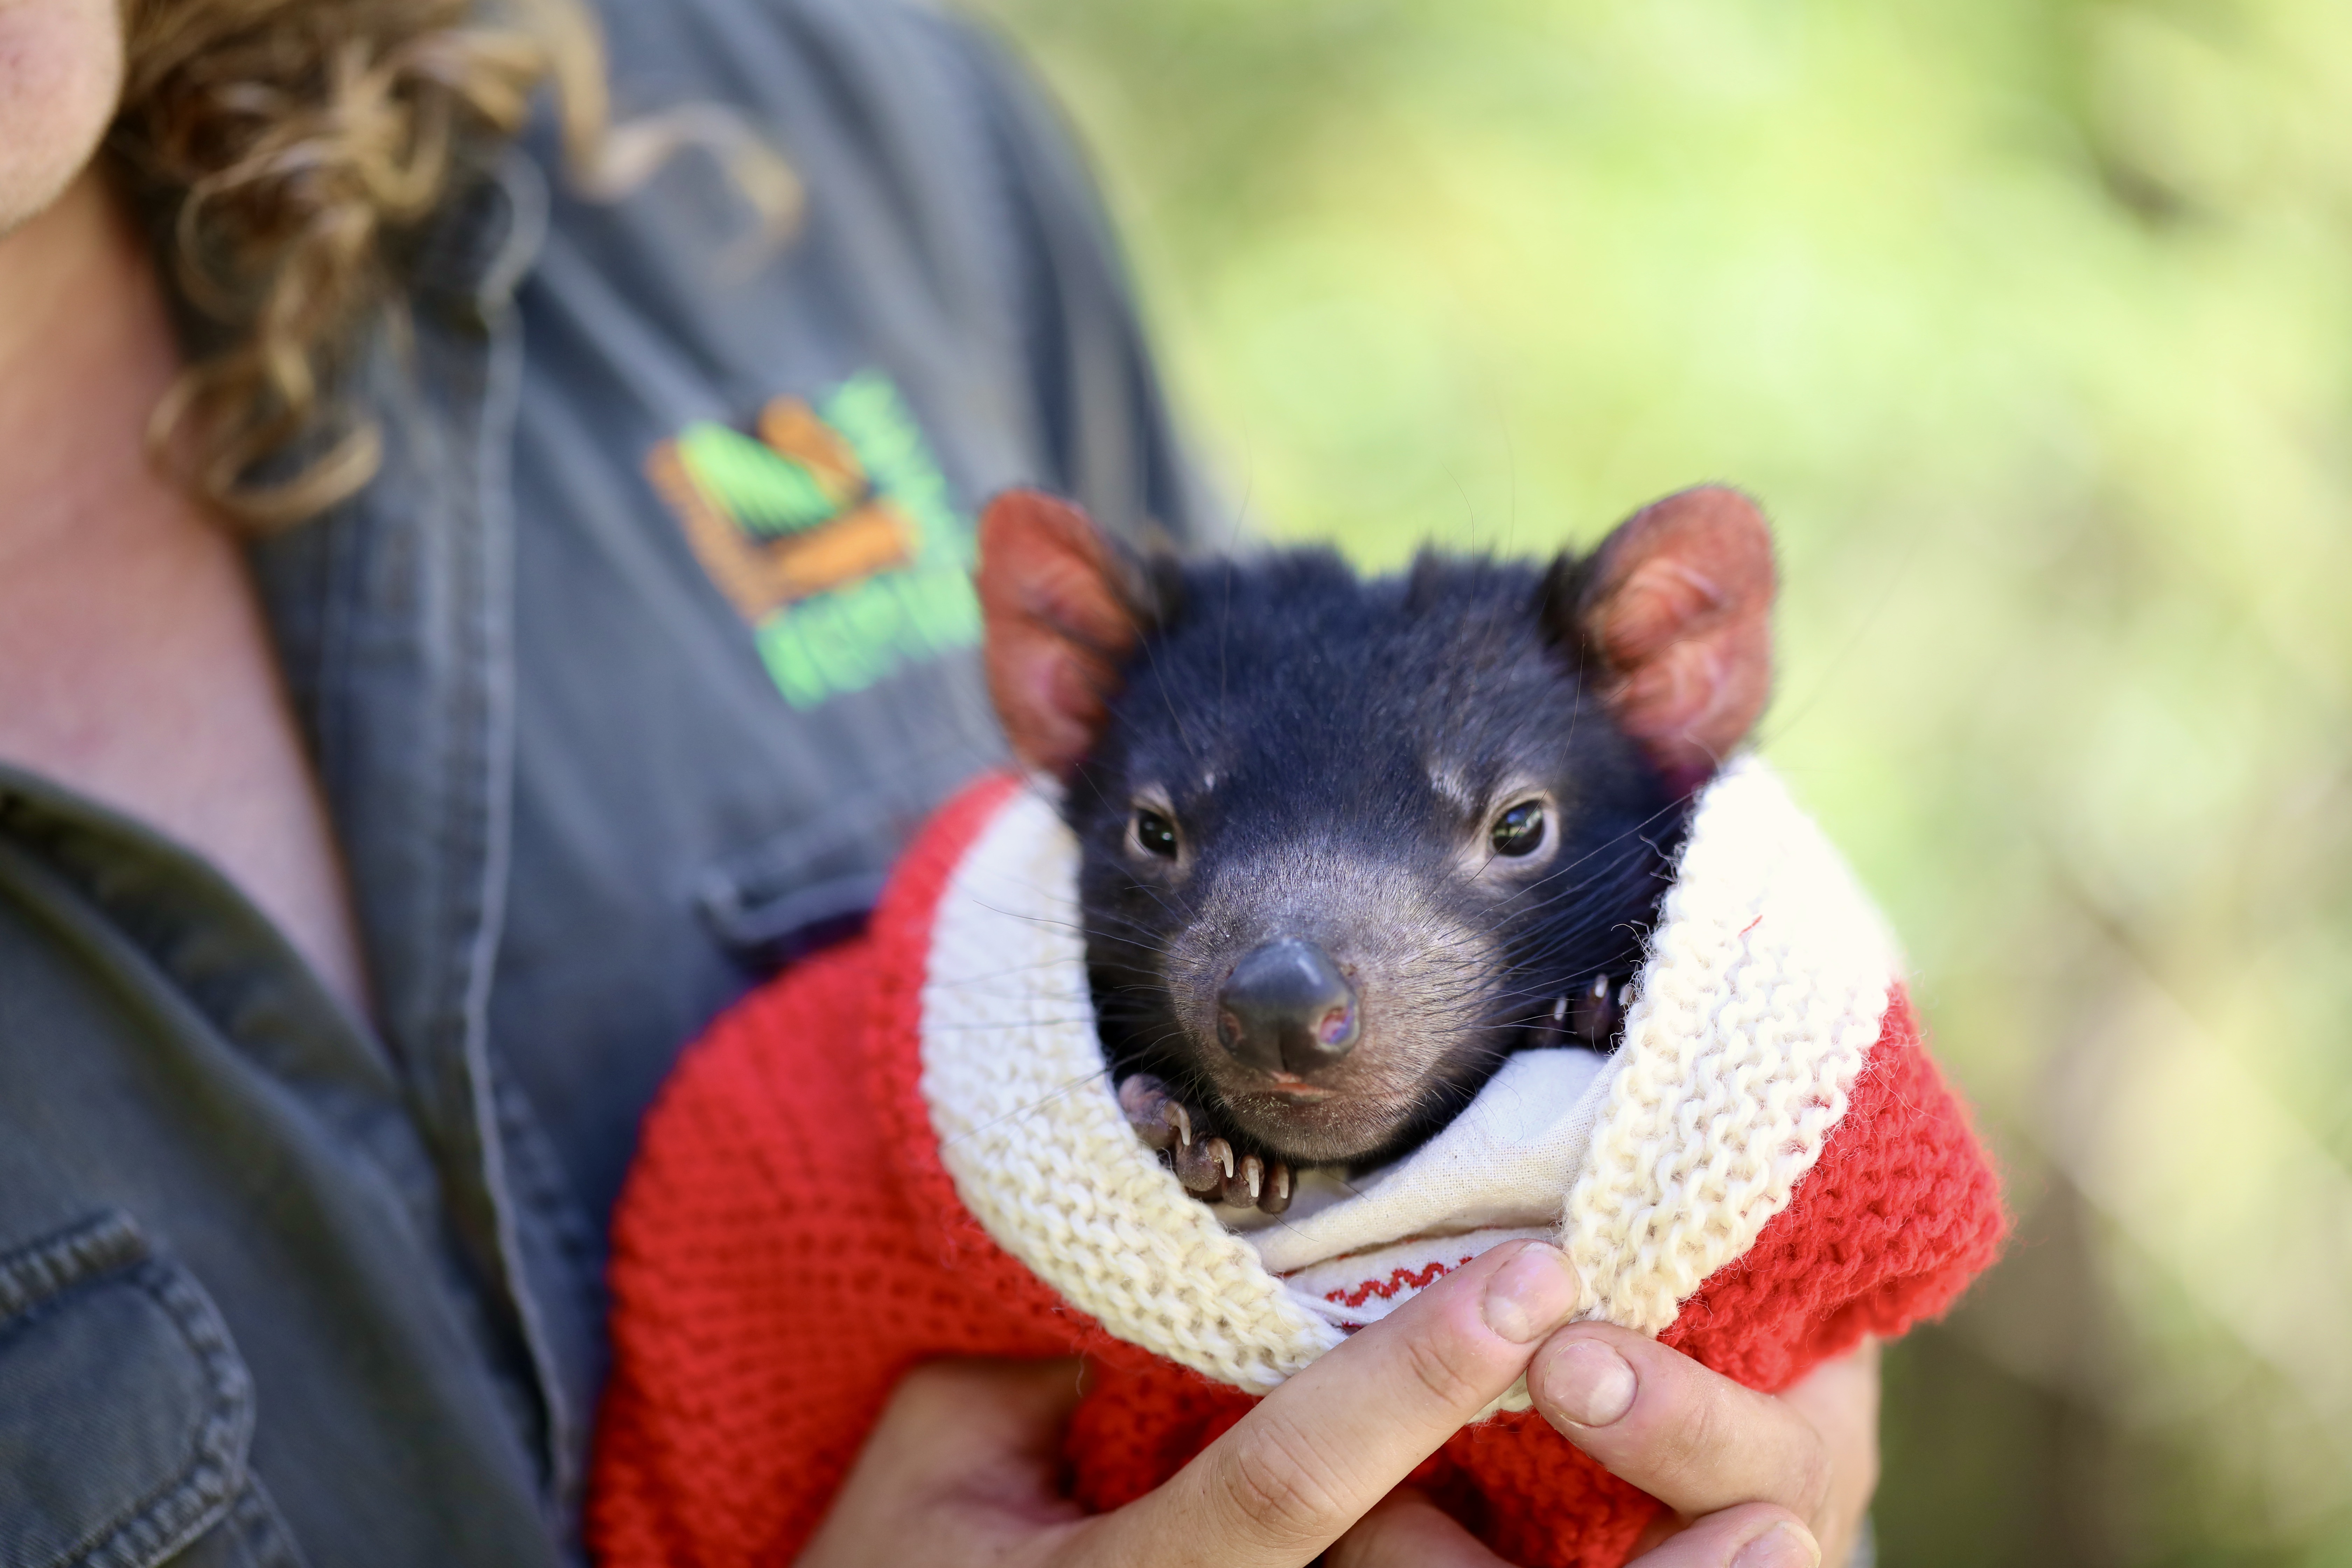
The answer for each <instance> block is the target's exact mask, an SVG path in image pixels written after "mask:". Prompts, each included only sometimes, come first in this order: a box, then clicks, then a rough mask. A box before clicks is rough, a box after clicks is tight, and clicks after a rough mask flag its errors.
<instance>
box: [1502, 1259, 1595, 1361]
mask: <svg viewBox="0 0 2352 1568" xmlns="http://www.w3.org/2000/svg"><path fill="white" fill-rule="evenodd" d="M1582 1293H1583V1287H1582V1285H1581V1283H1580V1281H1579V1280H1578V1279H1577V1277H1576V1269H1575V1268H1574V1266H1572V1265H1571V1264H1570V1262H1569V1261H1568V1254H1566V1253H1564V1252H1562V1251H1561V1250H1560V1249H1559V1247H1548V1246H1546V1245H1545V1244H1544V1243H1542V1242H1540V1241H1534V1242H1529V1243H1528V1245H1527V1246H1525V1247H1521V1248H1519V1251H1518V1255H1517V1257H1515V1258H1512V1259H1511V1260H1510V1261H1509V1262H1508V1263H1506V1264H1504V1265H1503V1266H1502V1267H1501V1268H1497V1269H1496V1270H1495V1276H1494V1278H1493V1279H1489V1280H1487V1281H1486V1302H1485V1305H1484V1311H1485V1313H1486V1326H1487V1327H1488V1328H1490V1329H1492V1330H1494V1331H1496V1333H1498V1334H1500V1335H1502V1336H1503V1338H1505V1339H1507V1340H1508V1341H1510V1342H1512V1343H1513V1344H1515V1345H1523V1344H1527V1343H1528V1342H1532V1341H1534V1340H1535V1339H1537V1338H1538V1337H1539V1336H1541V1335H1543V1334H1546V1333H1549V1332H1550V1331H1552V1330H1554V1329H1556V1328H1558V1327H1559V1325H1560V1324H1561V1323H1563V1322H1565V1321H1567V1319H1568V1315H1569V1314H1570V1312H1573V1311H1574V1310H1576V1299H1577V1297H1578V1296H1580V1295H1581V1294H1582Z"/></svg>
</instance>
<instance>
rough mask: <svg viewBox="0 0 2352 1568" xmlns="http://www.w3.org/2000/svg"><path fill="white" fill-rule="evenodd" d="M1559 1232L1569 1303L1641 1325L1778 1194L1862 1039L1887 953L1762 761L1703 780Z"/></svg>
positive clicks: (1771, 1206) (1872, 1029) (1843, 1084)
mask: <svg viewBox="0 0 2352 1568" xmlns="http://www.w3.org/2000/svg"><path fill="white" fill-rule="evenodd" d="M1660 917H1661V918H1660V920H1659V923H1658V928H1657V930H1656V931H1655V932H1654V933H1653V935H1652V938H1651V942H1650V954H1649V959H1648V962H1647V963H1644V964H1643V969H1642V979H1641V984H1640V986H1639V988H1638V990H1637V992H1636V994H1635V996H1634V1000H1633V1008H1632V1010H1631V1011H1630V1012H1629V1013H1628V1014H1627V1016H1626V1019H1625V1043H1624V1044H1623V1045H1622V1046H1621V1047H1619V1048H1618V1051H1617V1055H1616V1056H1615V1058H1613V1059H1612V1068H1614V1069H1615V1080H1614V1082H1613V1083H1612V1085H1611V1086H1610V1094H1609V1103H1608V1106H1607V1108H1606V1109H1605V1110H1602V1112H1601V1121H1600V1125H1599V1126H1598V1127H1597V1128H1596V1129H1595V1130H1594V1134H1593V1139H1592V1142H1591V1146H1590V1147H1589V1148H1588V1149H1587V1150H1586V1152H1585V1156H1584V1166H1583V1169H1582V1171H1581V1172H1580V1173H1579V1175H1578V1177H1577V1181H1576V1184H1575V1186H1574V1187H1573V1188H1572V1189H1571V1190H1570V1194H1569V1200H1568V1208H1567V1212H1566V1214H1565V1215H1564V1216H1563V1218H1562V1222H1561V1226H1560V1243H1561V1246H1562V1247H1565V1248H1566V1249H1567V1251H1568V1255H1569V1257H1570V1258H1571V1259H1573V1260H1574V1261H1575V1263H1576V1266H1577V1268H1578V1270H1579V1272H1580V1273H1581V1274H1582V1275H1583V1277H1584V1281H1585V1288H1586V1289H1587V1290H1588V1291H1590V1292H1591V1300H1590V1302H1589V1304H1588V1306H1587V1307H1586V1310H1584V1312H1583V1313H1582V1314H1581V1315H1582V1316H1586V1317H1594V1318H1602V1319H1605V1320H1607V1321H1610V1322H1613V1323H1622V1324H1623V1325H1624V1326H1625V1327H1627V1328H1630V1329H1637V1330H1639V1331H1642V1332H1643V1333H1646V1334H1654V1333H1656V1332H1658V1331H1660V1330H1662V1329H1664V1328H1665V1327H1666V1326H1667V1325H1668V1324H1670V1323H1672V1322H1673V1321H1675V1313H1676V1312H1677V1311H1678V1310H1680V1309H1681V1305H1682V1303H1683V1302H1684V1301H1685V1300H1687V1299H1688V1298H1689V1297H1690V1295H1691V1294H1692V1293H1693V1292H1694V1291H1696V1289H1698V1288H1699V1285H1700V1282H1701V1281H1703V1280H1705V1279H1706V1277H1707V1276H1708V1275H1710V1274H1712V1273H1714V1272H1715V1271H1716V1270H1717V1268H1722V1267H1723V1266H1724V1265H1725V1264H1727V1263H1728V1262H1730V1261H1731V1260H1732V1259H1733V1258H1738V1256H1739V1255H1740V1254H1741V1253H1743V1252H1746V1251H1747V1250H1748V1244H1749V1243H1750V1242H1752V1241H1754V1240H1755V1239H1756V1233H1757V1232H1758V1231H1759V1230H1761V1229H1763V1228H1764V1225H1765V1222H1766V1221H1768V1220H1769V1219H1770V1218H1771V1217H1772V1216H1773V1215H1776V1214H1779V1213H1780V1211H1781V1210H1782V1209H1783V1208H1786V1207H1787V1206H1788V1204H1789V1194H1790V1189H1791V1188H1793V1187H1794V1186H1795V1184H1796V1182H1797V1178H1798V1177H1800V1176H1801V1175H1803V1174H1804V1173H1806V1172H1807V1171H1809V1170H1811V1168H1812V1164H1813V1162H1814V1161H1815V1160H1816V1159H1818V1158H1819V1157H1820V1155H1821V1152H1822V1143H1823V1142H1825V1141H1826V1140H1827V1138H1828V1136H1829V1131H1830V1129H1831V1128H1832V1127H1834V1126H1835V1125H1837V1122H1838V1119H1839V1118H1840V1117H1843V1115H1844V1114H1845V1108H1846V1097H1847V1095H1848V1093H1849V1092H1850V1091H1851V1090H1852V1089H1853V1081H1854V1079H1855V1077H1856V1076H1857V1075H1858V1074H1859V1073H1860V1072H1861V1071H1862V1065H1863V1062H1864V1059H1865V1058H1867V1057H1868V1056H1869V1054H1870V1047H1872V1045H1873V1044H1874V1043H1875V1042H1876V1041H1877V1038H1878V1031H1879V1026H1880V1024H1881V1022H1882V1020H1883V1019H1884V1018H1885V1013H1886V1003H1887V994H1888V990H1889V986H1890V984H1891V982H1892V980H1893V977H1894V975H1895V971H1896V965H1897V963H1898V962H1899V960H1898V957H1897V954H1896V952H1895V944H1894V941H1893V939H1892V937H1891V936H1890V935H1889V934H1888V932H1887V930H1886V927H1885V923H1884V922H1883V921H1881V920H1880V918H1879V915H1878V911H1877V910H1876V908H1875V907H1874V906H1873V905H1872V903H1871V902H1870V900H1868V899H1867V898H1865V897H1864V895H1863V892H1862V890H1861V889H1860V888H1858V887H1857V886H1855V884H1854V881H1853V874H1852V873H1851V872H1849V871H1848V870H1847V869H1846V866H1845V862H1844V861H1843V859H1841V858H1839V856H1838V853H1837V851H1836V850H1834V849H1833V848H1832V847H1830V844H1829V841H1828V840H1827V839H1826V838H1824V837H1822V831H1821V829H1820V828H1819V827H1817V826H1814V825H1813V822H1812V819H1811V818H1810V817H1808V816H1805V815H1804V813H1802V812H1801V811H1800V810H1798V809H1797V807H1796V805H1795V804H1794V803H1793V802H1791V801H1790V799H1789V795H1788V791H1787V790H1786V789H1784V788H1783V787H1782V786H1781V784H1780V779H1779V778H1778V777H1777V776H1776V775H1775V774H1774V773H1772V771H1771V770H1770V769H1769V768H1767V767H1766V766H1765V765H1764V764H1763V763H1761V762H1759V761H1758V760H1756V759H1755V758H1753V757H1745V758H1741V759H1740V760H1738V761H1737V762H1735V763H1732V764H1731V765H1730V766H1729V767H1727V768H1726V769H1725V770H1724V771H1723V773H1721V774H1720V775H1718V776H1717V779H1716V781H1715V783H1713V784H1710V785H1709V786H1708V787H1707V790H1706V795H1704V797H1703V798H1702V800H1701V803H1700V807H1699V810H1698V811H1697V813H1696V816H1694V817H1693V819H1692V823H1691V834H1690V840H1689V842H1688V844H1687V845H1685V847H1684V850H1683V857H1682V864H1681V867H1680V868H1679V870H1678V872H1677V874H1676V877H1675V885H1674V887H1673V888H1671V889H1668V891H1667V893H1666V897H1665V901H1664V908H1663V909H1662V910H1660Z"/></svg>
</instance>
